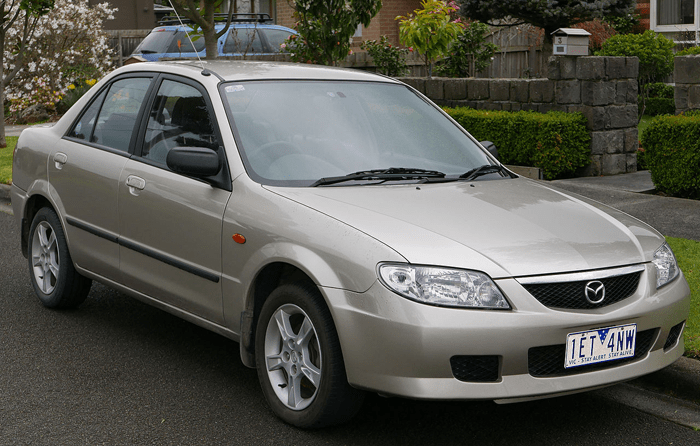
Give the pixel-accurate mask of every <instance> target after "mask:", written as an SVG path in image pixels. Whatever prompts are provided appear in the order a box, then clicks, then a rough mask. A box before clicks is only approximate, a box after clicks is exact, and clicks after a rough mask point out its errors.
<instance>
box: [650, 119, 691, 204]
mask: <svg viewBox="0 0 700 446" xmlns="http://www.w3.org/2000/svg"><path fill="white" fill-rule="evenodd" d="M642 147H644V152H645V153H644V158H645V162H646V165H647V168H648V169H649V171H650V172H651V179H652V181H653V182H654V185H655V186H656V189H657V190H659V191H661V192H664V193H667V194H669V195H673V196H676V197H683V198H695V199H700V113H687V114H686V115H678V116H658V117H656V118H654V119H653V120H652V121H651V123H650V124H649V127H647V128H646V129H645V130H644V133H642Z"/></svg>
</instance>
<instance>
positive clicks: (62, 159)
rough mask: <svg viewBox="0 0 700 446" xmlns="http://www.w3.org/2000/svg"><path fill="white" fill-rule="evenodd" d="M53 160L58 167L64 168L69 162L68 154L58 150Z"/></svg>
mask: <svg viewBox="0 0 700 446" xmlns="http://www.w3.org/2000/svg"><path fill="white" fill-rule="evenodd" d="M53 162H54V163H55V164H56V169H58V170H61V169H63V165H64V164H66V162H68V155H66V154H65V153H63V152H56V154H55V155H54V156H53Z"/></svg>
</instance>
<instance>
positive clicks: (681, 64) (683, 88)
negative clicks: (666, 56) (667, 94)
mask: <svg viewBox="0 0 700 446" xmlns="http://www.w3.org/2000/svg"><path fill="white" fill-rule="evenodd" d="M673 63H674V67H673V78H674V80H675V81H676V86H675V88H674V92H673V95H674V98H675V101H676V114H678V113H681V112H684V111H688V110H700V55H695V56H681V57H674V58H673Z"/></svg>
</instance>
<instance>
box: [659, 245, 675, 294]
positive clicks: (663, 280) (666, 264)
mask: <svg viewBox="0 0 700 446" xmlns="http://www.w3.org/2000/svg"><path fill="white" fill-rule="evenodd" d="M652 263H654V266H655V267H656V288H661V287H662V286H664V285H666V284H667V283H669V282H670V281H672V280H673V279H675V278H676V277H678V273H679V272H680V270H679V269H678V264H677V263H676V257H675V256H674V255H673V251H671V247H670V246H668V243H664V244H663V245H661V248H659V249H657V250H656V252H655V253H654V260H652Z"/></svg>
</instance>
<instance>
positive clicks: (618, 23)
mask: <svg viewBox="0 0 700 446" xmlns="http://www.w3.org/2000/svg"><path fill="white" fill-rule="evenodd" d="M603 22H605V23H607V24H608V25H610V26H611V27H612V28H613V29H614V30H615V32H616V33H619V34H630V33H635V34H640V33H643V32H644V31H645V30H644V26H643V25H642V24H641V21H640V20H639V14H624V15H606V16H605V17H603Z"/></svg>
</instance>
